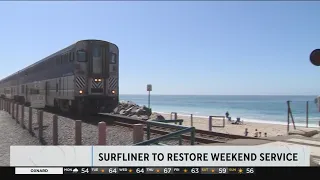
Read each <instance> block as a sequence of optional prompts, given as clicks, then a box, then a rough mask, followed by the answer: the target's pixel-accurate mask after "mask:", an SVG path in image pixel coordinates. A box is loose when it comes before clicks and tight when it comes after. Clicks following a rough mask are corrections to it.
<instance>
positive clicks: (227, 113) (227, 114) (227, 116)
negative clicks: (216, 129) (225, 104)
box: [226, 111, 229, 119]
mask: <svg viewBox="0 0 320 180" xmlns="http://www.w3.org/2000/svg"><path fill="white" fill-rule="evenodd" d="M226 118H227V119H229V112H228V111H227V112H226Z"/></svg>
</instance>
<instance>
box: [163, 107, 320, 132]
mask: <svg viewBox="0 0 320 180" xmlns="http://www.w3.org/2000/svg"><path fill="white" fill-rule="evenodd" d="M160 114H161V115H162V116H164V117H165V119H170V114H163V113H160ZM178 119H183V120H184V121H183V124H182V125H184V126H191V120H190V116H182V115H179V114H178ZM208 119H209V118H200V117H193V126H194V127H195V128H196V129H202V130H209V120H208ZM241 121H242V120H241ZM212 125H213V126H222V125H223V120H222V118H217V119H213V120H212ZM246 128H248V135H247V136H251V137H254V136H255V132H256V131H255V130H256V129H257V132H258V137H260V136H259V132H261V137H265V133H267V137H274V136H286V135H288V133H287V126H286V125H279V124H266V123H254V122H246V121H245V120H243V124H232V123H231V122H228V120H227V119H226V120H225V127H212V131H214V132H220V133H226V134H235V135H242V136H244V135H245V129H246ZM293 129H294V128H293V125H292V124H291V125H290V130H293ZM296 129H297V130H298V131H306V130H308V131H310V130H318V131H319V130H320V128H305V127H298V126H296Z"/></svg>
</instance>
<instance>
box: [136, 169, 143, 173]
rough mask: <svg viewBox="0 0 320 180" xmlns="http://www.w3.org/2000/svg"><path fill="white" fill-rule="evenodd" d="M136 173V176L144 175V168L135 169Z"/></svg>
mask: <svg viewBox="0 0 320 180" xmlns="http://www.w3.org/2000/svg"><path fill="white" fill-rule="evenodd" d="M136 173H138V174H141V173H144V168H137V169H136Z"/></svg>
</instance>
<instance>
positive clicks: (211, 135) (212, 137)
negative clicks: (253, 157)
mask: <svg viewBox="0 0 320 180" xmlns="http://www.w3.org/2000/svg"><path fill="white" fill-rule="evenodd" d="M98 116H99V117H103V118H102V119H104V121H107V122H112V123H113V124H115V125H119V126H126V127H132V126H133V125H134V124H144V125H145V127H144V129H145V130H146V129H147V127H146V124H147V122H146V121H145V120H140V119H136V118H131V117H126V116H120V115H110V114H99V115H98ZM150 131H151V133H155V134H161V135H165V134H169V133H172V132H174V131H177V129H176V128H164V127H156V126H151V128H150ZM181 137H182V139H185V140H190V135H181ZM234 139H258V138H254V137H245V136H238V135H232V134H223V133H217V132H212V131H205V130H200V129H196V132H195V141H196V142H197V143H200V144H208V143H225V142H227V141H229V140H234Z"/></svg>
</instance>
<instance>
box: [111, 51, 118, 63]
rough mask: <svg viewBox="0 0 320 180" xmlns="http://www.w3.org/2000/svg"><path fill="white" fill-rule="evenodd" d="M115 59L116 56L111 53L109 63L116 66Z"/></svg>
mask: <svg viewBox="0 0 320 180" xmlns="http://www.w3.org/2000/svg"><path fill="white" fill-rule="evenodd" d="M116 58H117V55H116V54H114V53H111V57H110V63H111V64H116V63H117V61H116Z"/></svg>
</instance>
